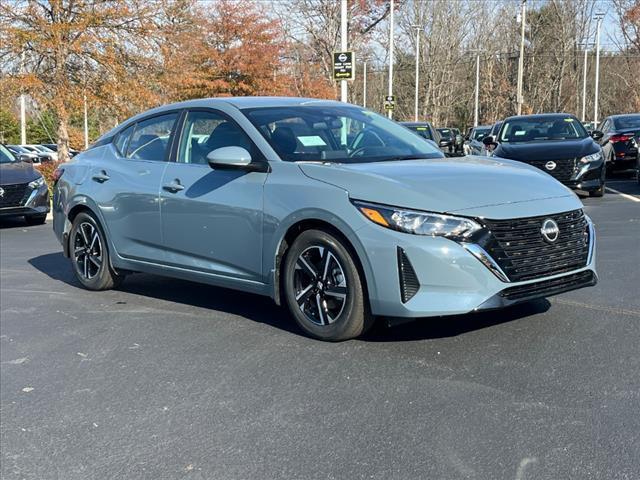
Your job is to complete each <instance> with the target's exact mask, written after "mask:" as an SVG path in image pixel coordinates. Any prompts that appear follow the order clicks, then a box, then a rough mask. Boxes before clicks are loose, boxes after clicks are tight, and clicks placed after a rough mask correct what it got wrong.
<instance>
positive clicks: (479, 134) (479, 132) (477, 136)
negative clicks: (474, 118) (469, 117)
mask: <svg viewBox="0 0 640 480" xmlns="http://www.w3.org/2000/svg"><path fill="white" fill-rule="evenodd" d="M488 133H489V127H487V128H476V129H474V130H473V133H472V134H471V138H473V139H474V140H477V141H480V140H482V139H483V138H484V137H486V136H487V134H488Z"/></svg>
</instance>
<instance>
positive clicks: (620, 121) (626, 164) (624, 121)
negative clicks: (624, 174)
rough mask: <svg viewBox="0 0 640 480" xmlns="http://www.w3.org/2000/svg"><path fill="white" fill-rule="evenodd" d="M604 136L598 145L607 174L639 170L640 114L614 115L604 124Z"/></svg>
mask: <svg viewBox="0 0 640 480" xmlns="http://www.w3.org/2000/svg"><path fill="white" fill-rule="evenodd" d="M601 130H602V133H603V136H602V138H601V139H600V140H598V143H599V144H600V145H601V146H602V154H603V155H604V159H605V162H606V165H607V172H613V171H615V170H627V169H631V168H634V169H635V168H637V165H638V145H639V144H640V113H634V114H630V115H612V116H610V117H607V118H605V119H604V121H603V122H602V126H601Z"/></svg>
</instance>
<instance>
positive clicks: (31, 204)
mask: <svg viewBox="0 0 640 480" xmlns="http://www.w3.org/2000/svg"><path fill="white" fill-rule="evenodd" d="M25 195H26V196H27V198H26V200H24V201H22V202H20V205H11V206H7V207H1V208H0V217H17V216H22V215H25V216H31V215H46V214H47V213H49V188H48V187H47V185H43V186H41V187H39V188H37V189H36V190H32V191H31V192H30V193H29V192H27V193H26V194H25Z"/></svg>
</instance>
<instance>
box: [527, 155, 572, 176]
mask: <svg viewBox="0 0 640 480" xmlns="http://www.w3.org/2000/svg"><path fill="white" fill-rule="evenodd" d="M550 161H552V162H554V163H555V164H556V167H555V168H554V169H553V170H549V169H548V168H547V167H546V165H547V163H549V162H550ZM526 163H528V164H529V165H533V166H534V167H537V168H539V169H540V170H542V171H543V172H545V173H548V174H549V175H551V176H552V177H553V178H555V179H556V180H558V181H560V182H568V181H570V180H571V177H572V176H573V174H574V173H575V170H576V159H575V158H568V159H564V160H551V159H549V160H527V162H526Z"/></svg>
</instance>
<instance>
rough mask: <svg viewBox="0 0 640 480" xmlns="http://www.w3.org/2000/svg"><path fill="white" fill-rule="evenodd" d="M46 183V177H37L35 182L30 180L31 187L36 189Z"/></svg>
mask: <svg viewBox="0 0 640 480" xmlns="http://www.w3.org/2000/svg"><path fill="white" fill-rule="evenodd" d="M43 185H44V177H40V178H36V179H35V180H34V181H33V182H29V188H32V189H34V190H35V189H36V188H40V187H41V186H43Z"/></svg>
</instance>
